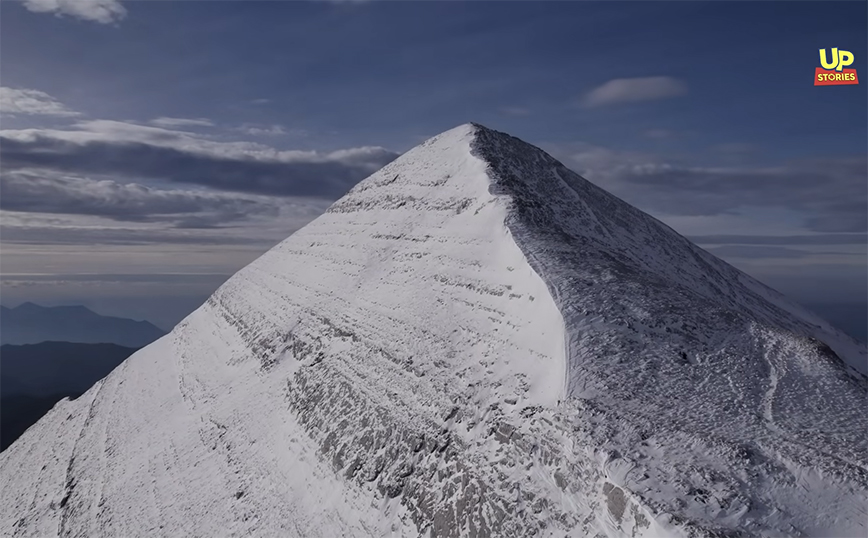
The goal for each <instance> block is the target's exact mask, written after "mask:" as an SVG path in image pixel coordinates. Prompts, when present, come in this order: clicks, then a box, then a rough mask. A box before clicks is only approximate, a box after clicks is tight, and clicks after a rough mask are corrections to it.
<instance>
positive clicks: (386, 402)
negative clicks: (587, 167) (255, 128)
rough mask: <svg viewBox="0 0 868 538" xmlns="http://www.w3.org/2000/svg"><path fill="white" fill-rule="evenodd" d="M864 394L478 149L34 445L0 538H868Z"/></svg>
mask: <svg viewBox="0 0 868 538" xmlns="http://www.w3.org/2000/svg"><path fill="white" fill-rule="evenodd" d="M864 372H865V349H864V347H860V346H859V345H858V344H857V343H856V342H855V341H853V340H852V339H850V338H849V337H846V336H845V335H843V334H841V333H840V332H838V331H836V330H835V329H833V328H831V327H829V326H828V324H826V323H825V322H823V321H822V320H819V319H817V318H816V317H814V316H813V315H811V314H810V313H808V312H805V311H803V310H802V309H800V308H799V307H798V306H796V305H794V304H792V303H790V302H788V301H787V300H786V299H785V298H783V297H781V296H780V295H779V294H777V293H776V292H774V291H772V290H770V289H768V288H766V287H764V286H763V285H761V284H760V283H758V282H756V281H754V280H752V279H750V278H749V277H747V276H746V275H744V274H743V273H740V272H738V271H737V270H735V269H733V268H731V267H730V266H728V265H726V264H725V263H723V262H721V261H719V260H717V259H715V258H714V257H712V256H711V255H709V254H707V253H705V252H703V251H702V250H700V249H699V248H697V247H695V246H693V245H692V244H690V243H689V242H688V241H687V240H685V239H683V238H682V237H680V236H678V235H677V234H676V233H675V232H673V231H672V230H670V229H669V228H667V227H665V226H664V225H662V224H660V223H659V222H657V221H656V220H654V219H652V218H651V217H648V216H647V215H644V214H643V213H641V212H640V211H638V210H636V209H634V208H632V207H630V206H629V205H627V204H625V203H623V202H621V201H620V200H618V199H617V198H615V197H613V196H611V195H609V194H607V193H605V192H604V191H602V190H600V189H598V188H597V187H594V186H593V185H591V184H590V183H588V182H586V181H585V180H583V179H581V178H580V177H578V176H577V175H575V174H574V173H572V172H570V171H569V170H567V169H566V168H564V167H563V166H562V165H560V163H558V162H557V161H555V160H554V159H552V158H551V157H549V156H548V155H546V154H545V153H543V152H542V151H540V150H538V149H536V148H533V147H532V146H529V145H527V144H525V143H523V142H520V141H518V140H517V139H514V138H511V137H509V136H507V135H504V134H502V133H497V132H494V131H491V130H488V129H486V128H483V127H481V126H476V125H465V126H461V127H458V128H456V129H453V130H451V131H448V132H446V133H443V134H442V135H439V136H437V137H435V138H433V139H431V140H429V141H427V142H425V143H424V144H422V145H421V146H419V147H417V148H414V149H413V150H411V151H409V152H408V153H406V154H405V155H403V156H402V157H400V158H399V159H397V160H396V161H394V162H392V163H390V164H389V165H387V166H386V167H384V168H383V169H382V170H380V171H379V172H377V173H376V174H374V175H373V176H371V177H370V178H368V179H367V180H365V181H363V182H362V183H360V184H359V185H357V186H356V187H355V188H354V189H353V190H352V191H351V192H350V193H348V194H347V196H345V197H344V198H342V199H341V200H339V201H337V202H336V203H335V204H334V205H333V206H332V207H331V208H329V210H328V211H327V212H326V214H324V215H323V216H321V217H320V218H318V219H316V220H315V221H314V222H312V223H311V224H309V225H308V226H306V227H305V228H303V229H302V230H300V231H298V232H296V233H295V234H294V235H293V236H291V237H290V238H289V239H287V240H286V241H284V242H283V243H281V244H280V245H278V246H277V247H275V248H274V249H272V250H271V251H269V252H268V253H266V254H265V255H263V256H262V257H261V258H259V259H258V260H256V261H255V262H254V263H252V264H251V265H249V266H248V267H246V268H245V269H243V270H242V271H240V272H239V273H238V274H236V275H235V276H233V277H232V278H230V279H229V280H228V281H227V282H226V283H225V284H224V285H223V286H222V287H221V288H220V289H219V290H218V291H217V292H216V293H215V294H214V295H213V296H212V297H211V298H210V299H209V300H208V301H207V302H206V304H205V305H203V306H202V307H201V308H200V309H199V310H197V311H196V312H194V313H193V314H191V315H190V316H189V317H188V318H187V319H185V320H184V321H183V322H182V323H181V324H179V325H178V326H177V327H176V328H175V330H173V331H172V333H171V334H169V335H167V336H165V337H164V338H161V339H160V340H159V341H157V342H155V343H154V344H152V345H150V346H148V347H147V348H145V349H143V350H141V351H139V352H138V353H136V354H135V355H133V356H132V357H131V358H130V359H129V360H127V361H125V362H124V363H123V364H122V365H121V366H120V367H119V368H118V369H116V370H115V371H114V372H113V373H112V374H111V375H109V376H108V377H107V378H106V379H104V380H103V381H102V382H100V383H98V385H97V386H95V387H94V388H93V389H91V390H90V391H88V392H87V393H86V394H85V395H83V396H82V397H81V398H79V399H78V400H76V401H73V402H70V401H63V402H61V403H60V404H59V405H58V406H57V407H56V408H55V409H54V410H53V411H52V412H51V413H49V414H48V415H47V416H46V417H45V418H44V419H43V420H41V421H40V422H39V423H38V424H37V425H35V426H34V427H33V428H31V429H30V430H28V431H27V432H26V433H25V435H24V436H22V438H21V439H19V440H18V441H17V442H16V443H15V444H13V445H12V446H11V447H10V448H9V449H8V450H7V451H6V452H5V453H3V454H2V455H0V478H2V480H3V482H4V484H9V486H8V487H6V488H4V489H3V491H2V492H0V531H2V532H3V533H4V534H9V535H12V536H19V535H20V536H26V535H40V536H41V535H55V534H56V535H60V536H100V535H145V534H146V535H164V536H170V535H178V534H181V535H196V536H211V535H247V534H254V535H280V536H324V537H325V536H432V535H433V536H558V537H563V536H565V535H567V536H576V537H577V536H631V537H633V536H739V535H743V536H758V535H763V536H792V535H810V536H829V535H837V536H847V535H850V536H859V535H863V534H864V532H865V528H864V526H863V525H864V506H865V502H866V497H865V491H866V487H868V472H866V470H868V463H866V456H865V448H866V446H865V441H864V439H863V436H862V435H861V432H862V431H864V428H865V426H866V419H865V418H864V417H863V416H861V415H862V409H864V404H865V398H866V383H865V377H864V375H863V373H864ZM806 396H807V397H806ZM830 506H834V507H835V510H830V509H829V507H830Z"/></svg>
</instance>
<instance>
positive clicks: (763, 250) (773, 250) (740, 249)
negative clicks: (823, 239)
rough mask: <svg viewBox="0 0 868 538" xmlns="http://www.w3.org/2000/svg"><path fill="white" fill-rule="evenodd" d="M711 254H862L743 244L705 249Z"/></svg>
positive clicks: (790, 256) (753, 256)
mask: <svg viewBox="0 0 868 538" xmlns="http://www.w3.org/2000/svg"><path fill="white" fill-rule="evenodd" d="M705 250H707V251H708V252H710V253H711V254H714V255H715V256H717V257H719V258H743V259H767V258H779V259H805V258H814V257H816V256H830V255H842V256H862V255H861V254H855V253H852V252H809V251H807V250H799V249H795V248H787V247H776V246H762V247H760V246H745V245H728V246H725V247H715V248H708V249H705Z"/></svg>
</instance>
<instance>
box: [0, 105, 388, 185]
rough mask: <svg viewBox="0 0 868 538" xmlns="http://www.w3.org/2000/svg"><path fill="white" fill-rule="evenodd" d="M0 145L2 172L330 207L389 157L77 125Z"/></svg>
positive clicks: (28, 133)
mask: <svg viewBox="0 0 868 538" xmlns="http://www.w3.org/2000/svg"><path fill="white" fill-rule="evenodd" d="M0 142H2V144H0V163H2V167H3V169H4V170H6V171H16V170H29V169H38V170H51V171H56V172H64V173H68V174H75V175H84V176H110V177H115V178H119V179H122V178H131V179H136V180H142V179H148V180H159V181H162V182H171V183H184V184H195V185H202V186H206V187H212V188H215V189H220V190H230V191H237V192H247V193H256V194H271V195H279V196H309V197H322V198H330V199H336V198H338V197H340V196H342V195H343V194H345V193H346V192H347V191H348V190H349V189H350V188H351V187H352V186H353V185H355V184H356V183H358V182H359V181H360V180H362V179H364V178H365V177H367V176H368V175H370V174H372V173H373V172H375V171H376V170H378V169H379V168H381V167H382V166H384V165H385V164H387V163H389V162H391V161H392V160H393V159H395V158H396V157H397V154H396V153H394V152H391V151H388V150H386V149H384V148H380V147H360V148H350V149H344V150H338V151H333V152H329V153H322V152H316V151H291V150H277V149H274V148H271V147H269V146H265V145H263V144H257V143H251V142H221V141H215V140H212V139H208V138H204V137H202V136H200V135H195V134H193V133H189V132H184V131H173V130H168V129H163V128H159V127H151V126H144V125H138V124H133V123H126V122H116V121H107V120H96V121H86V122H79V123H76V124H75V125H74V126H73V127H72V128H71V129H67V130H50V129H25V130H18V131H11V130H5V131H0Z"/></svg>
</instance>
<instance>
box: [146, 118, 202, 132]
mask: <svg viewBox="0 0 868 538" xmlns="http://www.w3.org/2000/svg"><path fill="white" fill-rule="evenodd" d="M148 123H150V124H152V125H156V126H157V127H166V128H169V129H171V128H173V127H213V126H214V122H212V121H211V120H209V119H207V118H166V117H160V118H155V119H152V120H151V121H149V122H148Z"/></svg>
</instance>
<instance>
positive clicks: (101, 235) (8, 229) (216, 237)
mask: <svg viewBox="0 0 868 538" xmlns="http://www.w3.org/2000/svg"><path fill="white" fill-rule="evenodd" d="M292 231H294V230H292V229H289V230H287V231H286V235H289V234H290V233H291V232H292ZM0 237H2V238H3V243H5V244H20V245H72V246H88V245H115V246H134V245H213V246H232V245H238V246H244V247H250V248H251V249H255V250H257V251H259V250H262V251H265V250H267V249H268V248H270V247H271V246H273V245H274V244H276V243H277V242H278V241H279V239H275V238H272V237H262V236H260V237H250V236H242V235H227V234H224V233H213V234H208V233H201V232H199V233H185V232H184V231H183V230H148V229H128V228H104V227H103V228H97V227H79V226H2V227H0ZM280 239H282V237H281V238H280Z"/></svg>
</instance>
